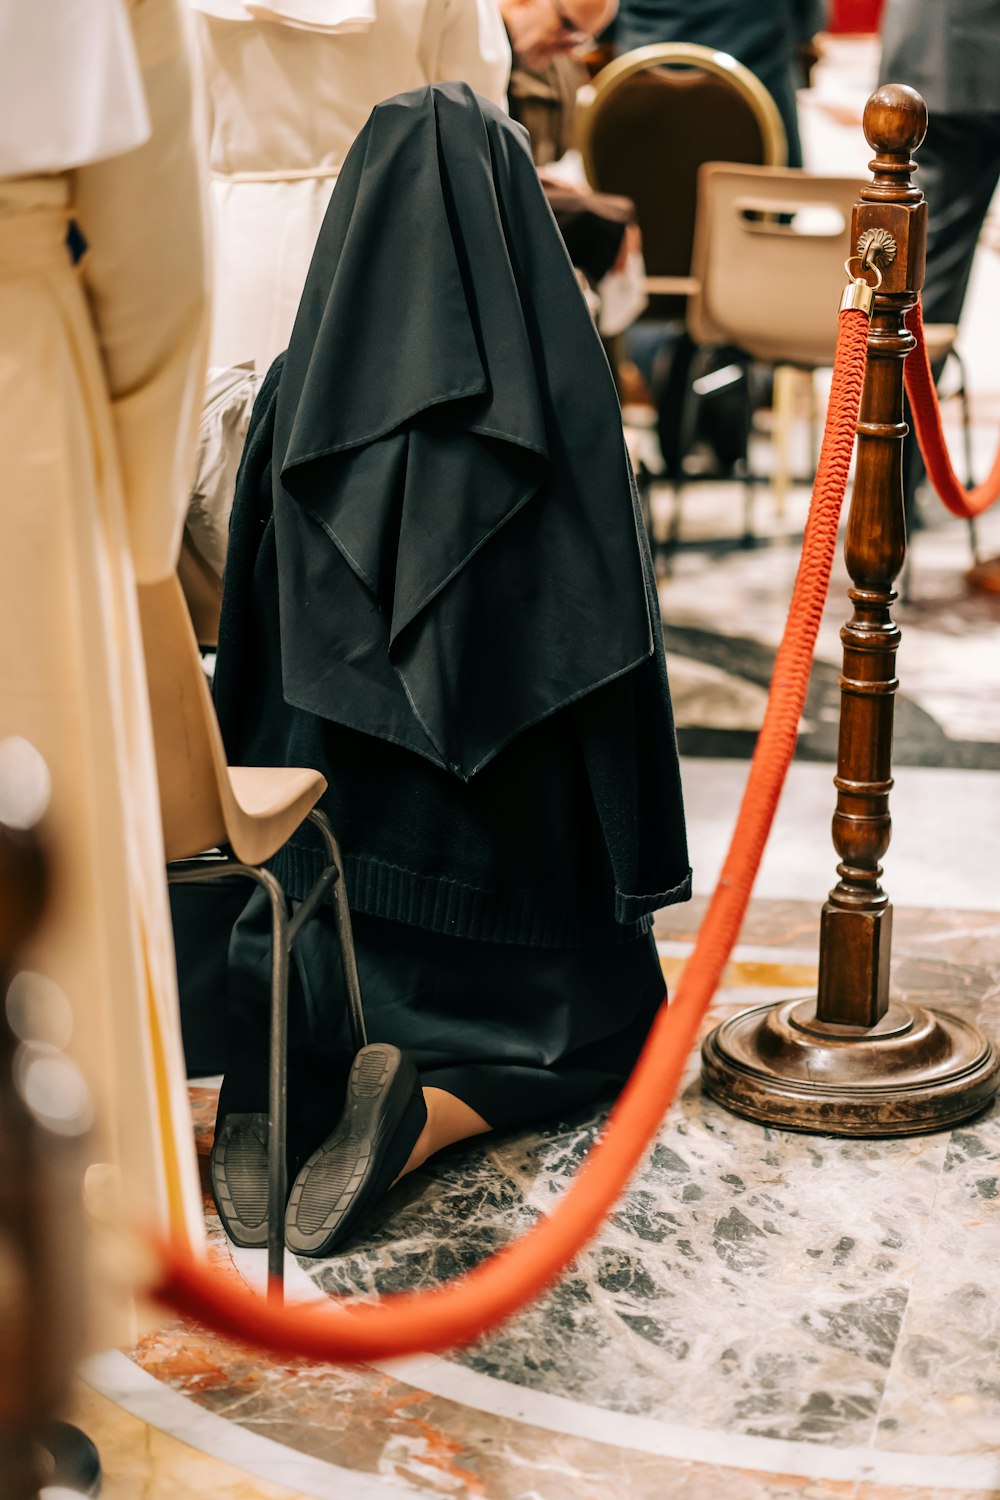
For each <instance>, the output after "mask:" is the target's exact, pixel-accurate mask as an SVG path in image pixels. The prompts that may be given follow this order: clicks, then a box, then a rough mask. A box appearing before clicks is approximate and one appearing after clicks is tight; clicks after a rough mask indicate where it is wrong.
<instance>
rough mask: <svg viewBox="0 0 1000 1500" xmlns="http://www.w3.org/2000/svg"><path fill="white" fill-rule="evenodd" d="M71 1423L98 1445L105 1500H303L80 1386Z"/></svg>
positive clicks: (293, 1491) (297, 1494)
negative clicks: (74, 1423) (202, 1451)
mask: <svg viewBox="0 0 1000 1500" xmlns="http://www.w3.org/2000/svg"><path fill="white" fill-rule="evenodd" d="M70 1415H71V1417H72V1420H73V1421H74V1422H76V1423H77V1424H78V1425H79V1426H80V1427H82V1428H83V1430H84V1431H85V1432H86V1433H87V1435H88V1437H90V1438H91V1439H92V1440H93V1441H94V1442H95V1443H96V1444H97V1448H98V1451H99V1453H100V1455H101V1465H102V1468H103V1471H104V1484H103V1486H102V1489H101V1496H102V1500H304V1497H303V1495H302V1493H301V1491H300V1490H294V1489H286V1488H285V1486H284V1485H278V1484H272V1483H271V1482H270V1481H269V1480H266V1479H257V1478H255V1477H253V1476H252V1475H250V1474H246V1473H244V1472H242V1471H241V1470H240V1469H239V1468H235V1467H233V1465H231V1464H227V1463H223V1462H222V1461H221V1460H220V1459H218V1458H213V1457H211V1456H209V1455H208V1454H205V1453H201V1452H199V1451H198V1450H197V1449H196V1448H191V1447H189V1446H188V1445H187V1444H186V1443H182V1442H179V1441H178V1440H177V1438H174V1437H170V1436H169V1434H167V1433H165V1432H160V1431H159V1430H158V1429H157V1428H156V1427H153V1426H150V1425H149V1424H148V1423H146V1422H143V1421H142V1420H141V1419H140V1418H139V1417H134V1416H132V1415H131V1413H129V1412H127V1411H124V1410H123V1409H122V1407H120V1406H117V1405H116V1404H115V1403H114V1402H113V1401H109V1400H108V1399H107V1398H106V1397H105V1396H101V1395H98V1393H97V1392H96V1391H94V1390H91V1388H90V1387H89V1386H86V1385H83V1384H82V1383H80V1384H79V1385H78V1386H77V1388H76V1390H75V1392H74V1400H73V1409H72V1412H71V1414H70Z"/></svg>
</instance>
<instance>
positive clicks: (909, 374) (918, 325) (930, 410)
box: [904, 299, 1000, 521]
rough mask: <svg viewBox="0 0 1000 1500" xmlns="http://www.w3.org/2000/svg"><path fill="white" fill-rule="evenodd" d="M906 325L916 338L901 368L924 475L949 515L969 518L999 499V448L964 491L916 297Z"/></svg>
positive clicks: (968, 519) (969, 519)
mask: <svg viewBox="0 0 1000 1500" xmlns="http://www.w3.org/2000/svg"><path fill="white" fill-rule="evenodd" d="M906 326H907V328H908V329H909V330H910V332H911V333H912V334H913V337H914V338H915V339H916V341H917V347H916V348H915V349H913V350H912V351H911V352H910V354H909V355H908V356H907V359H906V365H905V367H904V370H905V377H906V394H907V396H909V398H910V410H911V411H912V413H913V428H914V431H915V432H916V435H917V442H918V443H919V444H920V451H921V453H922V454H923V457H924V463H925V464H926V466H927V474H928V477H929V478H930V481H931V484H933V486H934V488H935V490H937V493H938V496H939V498H940V499H941V500H942V501H943V502H944V504H945V505H946V506H947V507H948V509H949V510H950V511H951V513H952V515H954V516H961V517H962V518H963V519H964V520H966V521H971V520H972V519H973V518H974V517H975V516H979V515H982V513H983V511H984V510H987V509H988V507H989V506H991V505H992V504H993V502H994V501H995V500H997V499H998V498H1000V451H998V452H997V456H996V458H995V459H994V461H993V467H992V469H991V470H990V472H989V474H988V475H987V476H986V478H985V479H984V480H983V482H982V484H977V485H976V486H975V487H974V488H973V489H971V490H967V489H966V488H965V485H964V484H962V483H961V481H960V480H959V478H958V476H957V475H956V473H955V471H954V469H953V468H952V466H951V459H950V458H949V457H948V448H947V444H946V443H945V439H944V428H943V427H942V425H941V408H940V406H939V405H938V395H937V389H936V387H935V385H934V377H933V375H932V374H931V362H930V359H929V358H928V355H927V345H926V343H925V341H924V319H923V312H922V310H921V307H920V302H919V299H918V301H917V304H916V306H915V307H912V308H911V309H910V311H909V312H908V313H907V314H906Z"/></svg>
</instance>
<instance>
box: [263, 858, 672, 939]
mask: <svg viewBox="0 0 1000 1500" xmlns="http://www.w3.org/2000/svg"><path fill="white" fill-rule="evenodd" d="M345 866H346V870H345V874H346V878H347V899H348V904H349V905H350V908H351V910H352V911H357V912H364V913H365V914H366V915H367V916H372V917H383V918H385V919H386V920H388V921H392V922H405V923H406V924H407V925H408V926H411V927H421V928H423V929H425V930H426V931H428V932H438V933H442V934H445V935H448V936H451V937H459V938H471V939H472V940H473V941H476V942H484V943H510V944H516V945H517V946H519V947H524V948H589V947H598V946H602V945H607V944H609V943H627V942H630V941H631V940H632V939H634V938H637V937H640V936H642V934H643V933H646V932H648V931H649V929H650V927H651V926H652V924H653V918H652V910H653V909H655V907H657V906H661V905H667V904H669V903H670V902H671V901H683V900H685V899H686V898H687V894H689V892H690V877H689V878H688V881H687V882H686V885H685V886H683V887H682V886H678V887H676V888H675V892H676V894H675V892H667V894H666V898H665V899H661V897H659V896H657V897H654V898H651V900H650V909H649V910H648V911H645V912H641V911H639V910H638V909H637V907H638V900H639V898H636V897H633V896H628V897H624V898H623V897H617V898H616V901H615V907H616V913H615V914H616V915H617V908H619V907H620V906H621V903H622V902H623V901H624V902H626V903H628V904H629V905H630V907H631V910H630V911H629V915H628V920H627V921H625V922H622V921H620V920H618V921H616V920H614V918H613V917H612V914H611V912H610V911H609V912H608V914H607V916H605V917H604V918H603V919H602V918H601V917H597V918H596V919H595V916H594V913H593V911H592V910H588V909H587V905H588V904H587V903H585V902H583V901H581V900H580V899H579V896H578V895H577V897H576V899H575V900H562V901H560V900H556V901H553V900H551V899H550V898H547V897H545V896H542V895H540V894H539V893H538V892H535V891H528V890H524V889H515V890H508V891H490V890H483V889H481V888H480V887H478V886H472V885H465V884H463V883H462V882H461V881H457V880H448V879H446V878H437V877H435V876H430V875H419V874H417V873H416V872H414V871H413V870H404V869H401V868H400V867H399V866H397V865H389V864H384V863H383V862H382V861H380V860H375V859H368V858H365V857H363V856H361V857H359V856H357V855H350V854H349V855H347V856H346V859H345ZM268 868H269V869H270V870H272V871H273V872H274V874H275V875H276V876H277V878H278V879H279V880H280V881H281V884H282V886H283V888H284V890H285V892H286V894H287V895H288V896H289V897H290V898H291V899H292V900H295V901H301V900H304V898H305V896H306V894H307V893H308V891H309V889H310V888H311V886H312V885H313V883H314V882H315V881H316V879H317V878H318V876H319V874H320V872H321V871H322V868H323V856H322V854H321V852H320V850H319V849H317V848H306V847H303V846H302V845H300V844H295V843H289V844H286V845H285V847H284V848H283V849H281V850H279V852H278V853H277V854H276V855H275V857H274V858H273V859H272V860H270V861H269V862H268ZM592 904H593V903H590V905H592ZM608 905H609V906H610V905H611V903H610V901H609V902H608Z"/></svg>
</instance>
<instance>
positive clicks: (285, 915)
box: [167, 808, 367, 1302]
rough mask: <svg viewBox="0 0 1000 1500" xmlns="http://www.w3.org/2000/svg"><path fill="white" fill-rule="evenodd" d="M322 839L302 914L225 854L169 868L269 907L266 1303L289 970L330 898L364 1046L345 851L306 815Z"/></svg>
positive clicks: (277, 1229)
mask: <svg viewBox="0 0 1000 1500" xmlns="http://www.w3.org/2000/svg"><path fill="white" fill-rule="evenodd" d="M305 821H306V822H308V823H311V824H312V825H313V827H314V828H316V829H317V830H318V831H319V834H320V837H321V838H322V840H323V845H324V850H325V854H326V863H325V865H324V867H323V870H322V872H321V874H320V875H319V877H318V879H317V880H316V881H315V883H314V884H313V886H312V888H311V889H310V891H309V893H308V895H307V896H306V897H305V899H304V900H303V901H302V902H301V903H300V905H299V907H298V909H297V911H296V912H295V913H294V915H292V914H291V913H290V912H289V902H288V898H287V897H286V895H285V892H284V889H283V887H282V885H281V882H280V881H279V880H278V878H277V877H276V876H275V875H274V874H272V872H271V871H270V870H267V869H264V868H263V867H262V866H260V865H249V864H245V863H244V862H243V861H242V860H239V859H236V858H235V856H234V855H232V854H230V853H229V852H228V851H227V849H226V848H220V849H219V850H217V851H214V852H212V853H208V854H203V855H196V856H195V857H194V858H192V859H178V860H174V861H173V862H172V863H171V864H168V865H167V880H168V882H169V883H170V884H171V885H203V884H206V883H208V882H210V881H214V880H229V879H231V878H233V877H234V876H240V875H242V876H244V877H245V878H246V879H247V880H252V881H254V882H255V883H256V884H257V885H258V886H260V888H261V889H262V890H264V891H266V892H267V895H268V898H269V900H270V903H271V1034H270V1053H269V1059H268V1103H267V1215H268V1218H267V1273H268V1296H269V1297H271V1298H273V1299H275V1300H276V1301H279V1302H280V1301H281V1300H282V1298H283V1296H284V1266H285V1200H286V1198H287V1196H288V1165H287V1145H288V965H289V959H290V957H291V954H292V949H293V948H294V946H295V941H296V939H297V938H298V936H299V934H300V933H301V932H302V929H303V928H304V927H305V925H306V923H307V922H308V921H309V919H310V917H312V916H314V915H315V913H316V912H317V911H318V910H319V908H320V906H322V904H323V903H324V901H325V900H326V899H327V897H328V896H330V897H332V900H333V910H334V921H335V923H336V927H337V939H338V942H339V944H340V954H341V961H342V963H343V966H344V982H345V986H346V989H347V1017H348V1022H349V1024H350V1028H351V1040H352V1043H353V1045H354V1049H355V1051H360V1049H361V1048H362V1047H364V1046H365V1045H366V1044H367V1034H366V1031H365V1017H364V1011H363V1010H362V1006H361V985H360V982H359V980H358V966H357V960H356V958H355V954H354V937H353V934H352V931H351V914H350V911H349V909H348V905H347V889H346V885H345V881H344V878H343V861H342V859H341V854H340V846H339V845H338V843H337V840H336V838H335V837H334V832H333V829H332V827H331V826H330V821H329V819H328V818H327V816H326V814H325V813H323V812H321V811H320V810H319V808H313V809H312V811H311V812H310V813H308V814H307V816H306V820H305Z"/></svg>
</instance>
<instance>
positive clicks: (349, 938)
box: [309, 807, 368, 1052]
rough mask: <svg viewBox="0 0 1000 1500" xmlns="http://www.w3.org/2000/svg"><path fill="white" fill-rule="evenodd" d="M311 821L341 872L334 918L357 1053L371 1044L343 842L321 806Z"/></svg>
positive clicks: (349, 1018)
mask: <svg viewBox="0 0 1000 1500" xmlns="http://www.w3.org/2000/svg"><path fill="white" fill-rule="evenodd" d="M309 821H310V823H312V824H313V826H314V827H315V828H317V829H318V830H319V833H320V835H321V837H322V839H323V843H324V846H325V848H326V858H327V863H328V864H329V865H333V866H335V867H336V869H337V872H338V875H337V879H336V881H335V882H334V885H333V893H332V894H333V919H334V922H335V923H336V926H337V941H338V942H339V944H340V961H341V963H342V964H343V968H344V985H345V988H346V990H347V1019H348V1021H349V1023H350V1027H351V1041H352V1043H353V1046H354V1050H355V1052H360V1051H361V1048H362V1047H366V1046H367V1045H368V1033H367V1031H366V1029H365V1013H364V1010H363V1008H362V1004H361V982H360V980H359V979H358V963H357V959H356V957H355V954H354V934H353V932H352V931H351V912H350V908H349V907H348V905H347V881H346V879H345V876H344V862H343V859H342V858H341V853H340V845H339V844H338V843H337V840H336V838H335V836H334V832H333V829H332V828H331V826H330V820H329V818H328V817H327V816H326V814H325V813H322V812H320V810H319V808H318V807H317V808H314V809H313V811H312V812H311V813H310V814H309Z"/></svg>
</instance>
